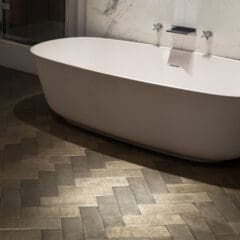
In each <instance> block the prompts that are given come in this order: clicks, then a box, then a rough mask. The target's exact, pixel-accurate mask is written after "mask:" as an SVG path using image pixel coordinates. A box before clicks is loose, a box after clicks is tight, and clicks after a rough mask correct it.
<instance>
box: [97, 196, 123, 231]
mask: <svg viewBox="0 0 240 240" xmlns="http://www.w3.org/2000/svg"><path fill="white" fill-rule="evenodd" d="M97 201H98V206H99V210H100V213H101V216H102V218H103V223H104V226H105V227H115V226H122V225H123V220H122V216H121V213H120V210H119V207H118V204H117V202H116V199H115V198H114V196H102V197H97Z"/></svg>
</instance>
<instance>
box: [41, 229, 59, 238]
mask: <svg viewBox="0 0 240 240" xmlns="http://www.w3.org/2000/svg"><path fill="white" fill-rule="evenodd" d="M41 240H63V236H62V229H47V230H42V239H41Z"/></svg>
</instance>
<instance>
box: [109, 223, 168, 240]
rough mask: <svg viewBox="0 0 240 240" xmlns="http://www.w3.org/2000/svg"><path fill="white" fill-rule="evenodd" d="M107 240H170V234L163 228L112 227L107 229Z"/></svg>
mask: <svg viewBox="0 0 240 240" xmlns="http://www.w3.org/2000/svg"><path fill="white" fill-rule="evenodd" d="M106 231H107V237H108V238H116V239H118V238H144V237H146V238H148V237H149V238H153V239H154V238H156V239H158V238H159V239H163V238H165V239H167V238H170V237H171V236H170V234H169V232H168V230H167V228H166V227H164V226H153V227H150V226H148V227H142V226H141V227H139V226H135V227H132V226H129V227H113V228H107V229H106Z"/></svg>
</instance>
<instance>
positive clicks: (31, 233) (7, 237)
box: [0, 230, 41, 240]
mask: <svg viewBox="0 0 240 240" xmlns="http://www.w3.org/2000/svg"><path fill="white" fill-rule="evenodd" d="M0 239H1V240H41V232H40V231H39V230H26V231H20V230H19V231H1V230H0Z"/></svg>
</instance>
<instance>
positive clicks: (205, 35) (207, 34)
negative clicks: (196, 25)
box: [202, 31, 213, 40]
mask: <svg viewBox="0 0 240 240" xmlns="http://www.w3.org/2000/svg"><path fill="white" fill-rule="evenodd" d="M212 37H213V32H212V31H203V35H202V38H206V39H207V40H209V39H210V38H212Z"/></svg>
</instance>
